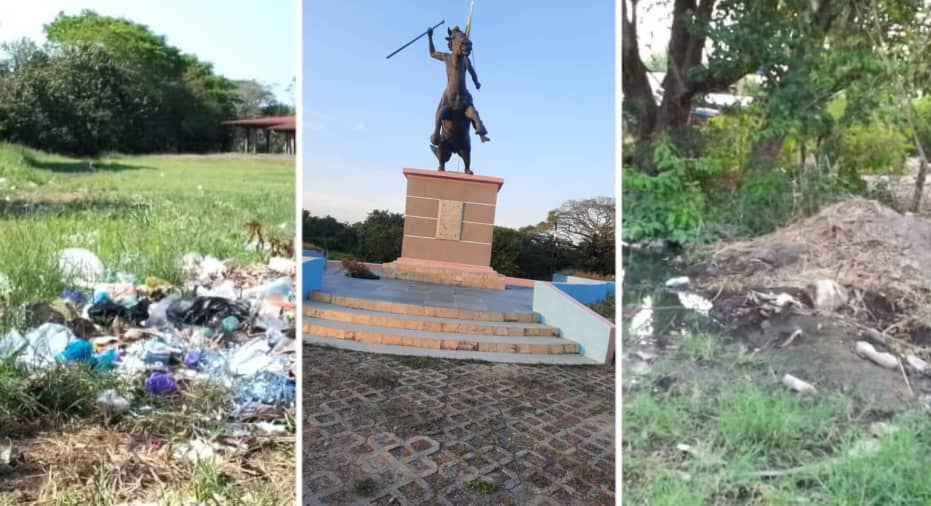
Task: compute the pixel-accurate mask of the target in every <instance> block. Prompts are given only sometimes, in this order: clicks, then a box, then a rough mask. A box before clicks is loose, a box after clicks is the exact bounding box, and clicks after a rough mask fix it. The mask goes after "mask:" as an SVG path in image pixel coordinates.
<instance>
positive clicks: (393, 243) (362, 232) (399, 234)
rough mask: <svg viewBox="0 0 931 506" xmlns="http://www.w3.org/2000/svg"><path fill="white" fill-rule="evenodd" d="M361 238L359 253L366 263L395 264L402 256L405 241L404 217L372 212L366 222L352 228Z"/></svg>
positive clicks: (358, 247) (397, 214)
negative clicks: (402, 243) (402, 245)
mask: <svg viewBox="0 0 931 506" xmlns="http://www.w3.org/2000/svg"><path fill="white" fill-rule="evenodd" d="M352 228H353V230H354V231H355V233H356V237H358V238H359V243H358V246H357V250H356V251H357V253H358V255H359V258H363V259H365V261H366V262H374V263H385V262H393V261H394V260H396V259H397V258H398V257H400V256H401V242H402V241H403V239H404V215H403V214H400V213H392V212H389V211H378V210H376V211H372V212H370V213H369V215H368V217H366V218H365V221H363V222H361V223H356V224H355V225H353V226H352Z"/></svg>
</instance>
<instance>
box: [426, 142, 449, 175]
mask: <svg viewBox="0 0 931 506" xmlns="http://www.w3.org/2000/svg"><path fill="white" fill-rule="evenodd" d="M430 151H433V154H434V155H436V159H437V160H438V161H439V162H440V167H439V169H437V170H446V160H448V159H449V157H445V158H446V159H445V160H444V159H443V158H444V155H445V152H444V151H443V146H442V144H441V145H439V146H430Z"/></svg>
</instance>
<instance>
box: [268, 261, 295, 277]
mask: <svg viewBox="0 0 931 506" xmlns="http://www.w3.org/2000/svg"><path fill="white" fill-rule="evenodd" d="M295 267H296V266H295V264H294V260H293V259H290V258H285V257H271V258H269V259H268V268H269V269H271V270H273V271H275V272H280V273H282V274H291V273H292V272H294V269H295Z"/></svg>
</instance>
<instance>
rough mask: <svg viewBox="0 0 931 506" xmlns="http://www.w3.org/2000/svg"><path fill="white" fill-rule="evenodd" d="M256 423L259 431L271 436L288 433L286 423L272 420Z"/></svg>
mask: <svg viewBox="0 0 931 506" xmlns="http://www.w3.org/2000/svg"><path fill="white" fill-rule="evenodd" d="M254 425H255V428H256V429H258V430H259V432H261V433H263V434H267V435H270V436H273V435H278V434H287V433H288V428H287V427H285V426H284V425H277V424H274V423H271V422H257V423H255V424H254Z"/></svg>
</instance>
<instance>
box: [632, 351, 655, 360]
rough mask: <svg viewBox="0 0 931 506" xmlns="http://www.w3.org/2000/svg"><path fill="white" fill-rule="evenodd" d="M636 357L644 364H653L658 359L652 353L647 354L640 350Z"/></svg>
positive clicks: (636, 352)
mask: <svg viewBox="0 0 931 506" xmlns="http://www.w3.org/2000/svg"><path fill="white" fill-rule="evenodd" d="M634 355H635V356H636V357H637V358H639V359H640V360H642V361H644V362H652V361H653V359H654V358H656V355H654V354H652V353H647V352H645V351H640V350H638V351H635V352H634Z"/></svg>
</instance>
